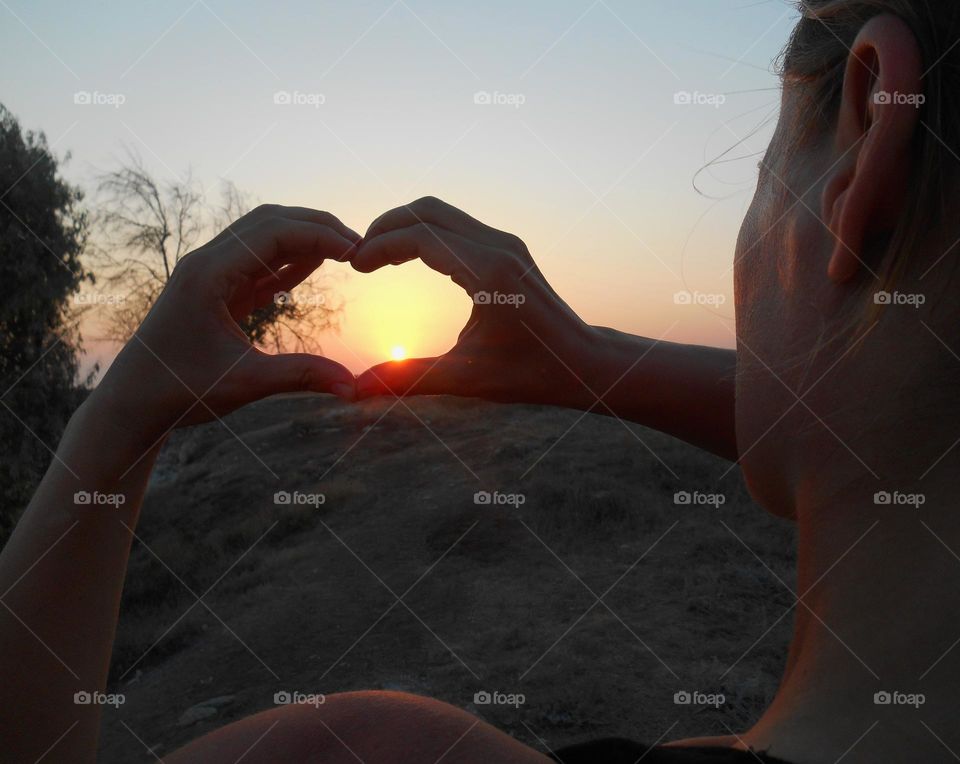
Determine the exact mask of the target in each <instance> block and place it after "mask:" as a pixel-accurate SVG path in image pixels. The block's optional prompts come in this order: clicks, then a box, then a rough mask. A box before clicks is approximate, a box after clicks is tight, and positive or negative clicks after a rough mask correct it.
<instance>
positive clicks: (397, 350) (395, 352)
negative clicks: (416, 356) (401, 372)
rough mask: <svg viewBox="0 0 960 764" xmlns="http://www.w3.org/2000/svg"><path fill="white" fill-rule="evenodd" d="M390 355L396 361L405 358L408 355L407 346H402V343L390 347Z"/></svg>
mask: <svg viewBox="0 0 960 764" xmlns="http://www.w3.org/2000/svg"><path fill="white" fill-rule="evenodd" d="M390 357H391V358H392V359H393V360H394V361H402V360H404V359H405V358H406V357H407V351H406V348H404V347H402V346H400V345H394V346H393V347H392V348H391V349H390Z"/></svg>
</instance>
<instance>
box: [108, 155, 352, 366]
mask: <svg viewBox="0 0 960 764" xmlns="http://www.w3.org/2000/svg"><path fill="white" fill-rule="evenodd" d="M97 192H98V201H97V204H96V216H95V231H96V232H97V236H96V239H97V245H96V246H95V247H94V248H92V258H93V259H92V264H93V267H94V271H95V273H96V274H97V277H98V283H99V284H100V285H101V288H102V289H103V290H104V292H105V294H104V295H102V299H101V300H100V301H99V303H100V305H102V306H105V307H109V308H110V310H109V312H108V314H107V315H106V316H105V319H106V320H105V322H104V328H105V338H106V339H110V340H113V341H115V342H118V343H124V342H126V341H127V340H128V339H130V337H131V336H132V335H133V332H134V331H135V330H136V328H137V326H139V325H140V321H141V320H142V319H143V317H144V316H145V315H146V313H147V311H148V310H149V309H150V306H151V305H152V304H153V302H154V300H156V298H157V296H158V295H159V294H160V291H161V290H162V289H163V287H164V285H165V284H166V283H167V279H169V278H170V274H171V273H172V272H173V269H174V267H175V266H176V264H177V262H179V260H180V258H182V257H183V256H184V255H186V254H187V253H188V252H189V251H190V250H192V249H193V248H194V247H195V246H197V245H198V244H201V243H203V241H204V240H205V239H209V238H211V237H212V236H213V235H214V234H216V233H217V232H219V231H221V230H223V229H224V228H226V227H227V226H228V225H229V224H230V223H231V222H233V221H234V220H236V219H237V218H239V217H241V216H242V215H243V214H244V213H246V212H247V211H249V210H250V209H251V207H252V206H253V205H252V204H251V203H250V200H249V199H248V197H247V196H246V195H245V194H243V193H242V192H241V191H240V190H239V189H238V188H237V187H236V186H235V185H234V184H233V183H231V182H224V183H223V184H222V185H221V200H220V204H219V205H214V204H211V203H209V202H208V200H207V196H206V194H205V192H204V190H203V189H202V188H200V187H199V186H198V184H197V183H196V182H194V180H193V179H192V178H191V177H190V176H187V177H185V178H183V179H177V180H174V181H170V182H165V183H164V182H160V181H158V180H156V179H155V178H154V177H153V176H152V175H151V174H150V172H149V171H148V170H147V168H146V167H145V166H144V164H143V162H142V160H141V159H140V157H139V156H138V155H137V154H135V153H133V152H131V151H128V152H127V154H126V158H125V159H124V160H123V161H122V162H121V163H120V164H119V167H117V169H115V170H112V171H110V172H107V173H104V174H102V175H101V176H100V177H99V179H98V184H97ZM305 286H306V287H307V289H309V290H310V293H311V296H310V297H308V298H306V299H294V298H293V296H291V295H289V294H286V293H282V294H278V296H277V299H276V300H274V302H273V303H271V304H270V305H267V306H265V307H264V308H261V309H260V310H257V311H256V312H254V313H253V315H251V316H250V317H248V318H247V319H246V320H245V321H243V322H242V323H241V327H242V328H243V329H244V331H245V332H246V333H247V336H248V337H249V338H250V340H251V341H252V342H254V343H256V344H258V345H261V346H271V347H273V348H274V349H275V350H277V351H281V350H303V351H317V350H319V343H318V342H317V340H316V337H317V336H318V335H319V334H320V332H322V331H324V330H326V329H331V328H335V327H336V326H338V324H339V318H340V312H341V309H340V307H339V305H337V304H334V302H333V300H332V293H331V291H330V290H329V288H326V287H324V286H322V285H321V284H319V283H318V282H317V281H315V280H313V281H310V282H308V284H307V285H305ZM305 291H306V290H305Z"/></svg>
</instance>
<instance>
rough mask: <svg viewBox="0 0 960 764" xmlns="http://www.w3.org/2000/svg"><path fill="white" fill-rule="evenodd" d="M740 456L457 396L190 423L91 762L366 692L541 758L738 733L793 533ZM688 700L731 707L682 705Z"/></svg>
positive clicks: (134, 563)
mask: <svg viewBox="0 0 960 764" xmlns="http://www.w3.org/2000/svg"><path fill="white" fill-rule="evenodd" d="M728 468H729V465H728V464H727V463H725V462H723V461H722V460H719V459H716V458H714V457H711V456H708V455H705V454H703V453H701V452H699V451H697V450H695V449H693V448H691V447H689V446H687V445H685V444H683V443H680V442H677V441H675V440H672V439H671V438H668V437H666V436H663V435H661V434H659V433H654V432H651V431H649V430H645V429H643V428H641V427H638V426H633V425H631V426H627V425H625V424H624V423H622V422H620V421H618V420H615V419H609V418H604V417H599V416H594V415H586V416H584V415H582V414H581V413H580V412H575V411H566V410H560V409H551V408H538V407H526V406H495V405H490V404H484V403H478V402H476V401H470V400H457V399H449V398H422V399H415V400H412V401H410V402H408V403H398V402H395V401H375V402H370V403H366V404H363V405H360V406H348V405H345V404H342V403H339V402H336V401H335V400H333V399H331V398H327V397H323V396H288V397H282V398H274V399H271V400H267V401H262V402H260V403H259V404H256V405H254V406H250V407H248V408H246V409H244V410H242V411H240V412H237V413H235V414H233V415H231V416H230V417H228V418H227V419H226V420H225V422H224V423H223V424H221V423H212V424H210V425H205V426H202V427H198V428H194V429H191V430H186V431H183V432H178V433H176V434H175V436H174V437H173V438H172V439H171V440H170V442H169V443H168V445H167V446H166V448H165V450H164V452H163V454H162V455H161V457H160V460H159V462H158V465H157V469H156V471H155V474H154V476H153V479H152V482H151V485H150V489H149V492H148V496H147V499H146V503H145V506H144V510H143V514H142V518H141V522H140V526H139V528H138V531H137V535H138V537H139V539H138V541H137V542H135V544H134V550H133V554H132V558H131V564H130V570H129V573H128V577H127V583H126V588H125V592H124V599H123V608H122V613H121V621H120V627H119V631H118V635H117V644H116V649H115V652H114V662H113V667H112V672H111V687H110V691H111V692H117V693H122V694H123V695H124V696H125V702H124V703H123V704H122V705H120V706H119V707H118V708H116V709H108V710H107V712H106V713H105V720H104V731H103V739H102V746H101V747H102V756H101V760H102V761H104V762H117V761H125V762H136V761H144V762H147V761H156V756H161V757H162V756H163V755H164V754H166V753H169V752H171V751H173V750H175V749H176V748H178V747H179V746H181V745H183V744H185V743H186V742H188V741H190V740H191V739H193V738H195V737H198V736H200V735H202V734H204V733H205V732H208V731H210V730H212V729H215V728H217V727H219V726H221V725H223V724H225V723H228V722H230V721H233V720H236V719H238V718H241V717H243V716H245V715H248V714H251V713H254V712H256V711H259V710H263V709H266V708H271V707H273V705H274V703H275V700H276V694H277V693H295V692H299V693H304V694H310V693H325V694H330V693H334V692H338V691H343V690H353V689H374V688H389V689H400V690H405V691H409V692H414V693H421V694H426V695H430V696H433V697H437V698H440V699H442V700H445V701H447V702H449V703H452V704H454V705H456V706H460V707H463V708H467V709H468V710H470V711H471V712H473V713H475V714H478V715H480V716H482V717H483V718H484V719H486V720H488V721H490V722H491V723H493V724H496V725H498V726H500V727H501V728H503V729H506V730H508V731H509V732H510V733H511V734H513V735H515V736H516V737H518V738H520V739H522V740H525V741H527V742H529V743H530V744H531V745H534V746H535V747H542V745H543V743H546V744H548V745H550V746H557V745H560V744H563V743H566V742H572V741H574V740H577V739H581V738H584V737H590V736H607V735H623V736H628V737H633V738H636V739H640V740H650V741H652V740H657V739H659V738H660V737H661V736H662V735H663V734H664V733H665V732H666V731H667V730H670V732H669V735H668V737H670V738H677V737H683V736H687V735H697V734H725V733H727V732H728V731H729V730H731V729H732V730H738V729H742V728H744V727H746V726H748V725H749V724H750V722H751V720H753V719H754V718H755V717H756V716H757V714H758V713H759V711H760V710H761V709H762V708H763V707H764V705H765V704H766V703H767V702H768V701H769V700H770V698H771V697H772V694H773V692H774V690H775V688H776V684H777V679H778V677H779V674H780V672H781V670H782V667H783V664H784V660H785V650H786V645H787V642H788V639H789V633H790V626H791V623H792V611H790V608H791V606H792V604H793V602H794V597H793V596H792V594H791V593H790V592H789V591H788V590H787V589H786V588H785V586H784V585H782V584H781V583H780V582H778V581H777V579H776V577H775V576H774V575H773V573H775V574H776V575H777V576H779V577H780V578H782V579H783V581H785V582H786V583H787V584H788V585H791V586H792V584H793V581H794V574H793V564H794V552H793V542H794V537H793V534H794V531H793V528H792V526H791V525H789V524H788V523H784V522H782V521H779V520H776V519H773V518H771V517H768V516H767V515H766V514H765V513H764V512H763V511H762V510H761V509H759V507H757V506H756V505H755V504H754V503H753V502H752V501H751V500H750V498H749V497H748V495H747V493H746V491H745V489H744V487H743V483H742V479H741V478H740V475H739V472H738V471H737V470H736V469H734V470H732V471H730V472H729V473H727V470H728ZM478 492H486V493H485V494H484V493H481V496H480V497H479V498H478V497H477V496H476V495H477V493H478ZM678 492H680V493H681V494H683V492H686V494H689V495H696V496H695V498H694V499H693V500H692V501H691V502H690V503H679V504H678V503H676V499H675V497H676V494H677V493H678ZM697 492H699V493H697ZM278 493H280V494H281V496H280V497H279V499H278V498H277V496H276V494H278ZM284 494H286V495H289V496H290V497H292V498H291V501H290V502H289V503H283V496H284ZM494 494H495V495H494ZM714 494H719V495H721V496H722V497H723V499H722V501H723V503H722V504H721V503H720V501H721V500H720V499H715V500H711V503H698V502H702V501H704V499H703V496H706V495H714ZM488 496H492V497H493V498H492V499H491V500H490V501H489V502H484V499H485V498H487V497H488ZM680 500H681V501H682V500H683V499H682V496H681V499H680ZM278 501H279V502H280V503H278ZM718 504H719V506H718ZM761 560H762V562H761ZM765 565H766V566H769V568H770V570H768V569H767V568H766V567H765ZM771 570H772V571H773V573H771ZM788 611H790V612H788ZM785 613H786V615H784V614H785ZM495 692H497V693H501V694H503V695H505V696H509V695H512V696H514V697H513V698H512V699H510V700H512V701H513V704H512V705H511V704H509V703H499V704H498V703H492V704H487V703H484V702H483V701H484V700H486V697H487V696H486V695H484V693H491V694H492V693H495ZM694 692H700V693H703V694H704V695H706V696H714V697H712V698H703V697H698V698H697V700H699V701H705V700H708V701H710V702H719V700H721V698H719V697H717V696H720V695H722V696H723V697H722V701H723V702H722V703H720V704H719V707H714V706H713V705H710V704H709V703H705V702H694V703H690V704H684V703H677V702H675V696H677V694H678V693H681V694H680V695H679V696H677V697H678V698H679V699H680V700H684V699H685V697H686V696H684V695H683V694H682V693H694ZM521 695H522V696H523V697H522V702H519V701H520V700H521V699H520V697H519V696H521ZM281 697H282V696H281ZM500 700H506V698H503V697H501V698H500ZM151 749H152V752H151Z"/></svg>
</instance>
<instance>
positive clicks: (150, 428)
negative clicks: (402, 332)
mask: <svg viewBox="0 0 960 764" xmlns="http://www.w3.org/2000/svg"><path fill="white" fill-rule="evenodd" d="M358 240H359V236H357V235H356V234H354V233H353V232H351V231H349V229H346V228H345V227H343V226H342V224H340V223H339V221H337V220H336V219H335V218H333V217H332V216H330V215H327V214H326V213H320V212H316V211H313V210H302V209H299V208H258V209H257V210H255V211H254V212H252V213H250V214H249V215H247V216H245V217H244V218H242V219H241V220H239V221H237V222H236V223H234V224H233V225H232V226H231V227H230V229H228V230H227V231H225V232H224V233H222V234H220V236H218V237H217V238H216V239H214V240H213V241H212V242H210V243H209V244H207V245H205V246H204V247H202V248H201V249H199V250H197V251H196V252H194V253H192V254H190V255H188V256H187V257H186V258H184V260H183V261H182V262H181V264H180V265H178V267H177V269H176V270H175V271H174V274H173V276H172V277H171V279H170V282H169V283H168V284H167V286H166V288H165V289H164V291H163V293H162V294H161V296H160V297H159V298H158V300H157V302H156V304H155V305H154V306H153V308H152V309H151V311H150V313H149V315H148V316H147V318H146V319H145V320H144V322H143V324H142V325H141V326H140V328H139V329H138V330H137V332H136V334H135V336H134V338H133V339H131V340H130V342H129V343H128V344H127V346H126V347H125V348H124V349H123V351H122V352H121V353H120V355H119V356H118V357H117V360H116V361H115V362H114V364H113V365H112V366H111V368H110V370H109V372H108V373H107V374H106V376H105V377H104V379H103V381H102V382H101V383H100V385H99V386H98V387H97V389H96V390H95V391H94V392H93V393H92V394H91V395H90V396H89V397H88V399H87V400H86V402H84V404H83V405H82V406H81V407H80V408H79V409H78V410H77V412H76V413H75V414H74V416H73V417H72V419H71V420H70V423H69V425H68V426H67V429H66V432H65V433H64V436H63V438H62V440H61V442H60V445H59V448H58V449H57V453H56V456H55V458H54V460H53V463H52V464H51V466H50V468H49V470H48V471H47V474H46V475H45V476H44V478H43V481H42V482H41V484H40V487H39V488H38V489H37V492H36V494H35V496H34V497H33V500H32V501H31V502H30V504H29V506H28V507H27V509H26V511H25V513H24V515H23V517H22V518H21V520H20V522H19V523H18V525H17V527H16V529H15V531H14V533H13V535H12V536H11V538H10V540H9V541H8V543H7V545H6V547H5V548H4V550H3V552H2V554H0V592H2V596H0V603H2V607H0V667H2V672H0V673H2V676H3V681H2V682H0V751H3V756H4V760H10V761H37V760H38V759H40V758H42V759H43V761H44V762H47V761H51V762H53V761H65V762H93V761H94V760H95V758H96V748H97V735H98V728H99V721H100V706H99V705H95V704H82V703H81V704H78V703H76V702H75V694H76V693H78V692H79V693H82V692H88V693H93V692H101V693H102V692H103V691H104V690H105V687H106V681H107V672H108V669H109V664H110V652H111V648H112V645H113V638H114V633H115V630H116V625H117V616H118V610H119V605H120V596H121V592H122V590H123V580H124V576H125V573H126V568H127V559H128V556H129V552H130V545H131V541H132V539H133V535H134V532H135V529H136V523H137V517H138V514H139V510H140V505H141V502H142V500H143V494H144V492H145V489H146V485H147V480H148V478H149V474H150V470H151V468H152V466H153V462H154V459H155V458H156V455H157V453H158V452H159V450H160V448H161V445H162V443H163V441H164V439H165V438H166V435H167V433H168V432H169V431H170V430H171V429H172V428H173V427H177V426H181V425H184V424H193V423H197V422H203V421H208V420H210V419H212V418H214V417H215V416H220V415H223V414H226V413H228V412H230V411H232V410H233V409H235V408H238V407H239V406H242V405H244V404H246V403H249V402H251V401H253V400H256V399H258V398H262V397H265V396H267V395H271V394H273V393H279V392H291V391H296V390H312V391H317V392H330V391H333V392H337V391H340V392H341V393H342V394H343V395H345V396H346V397H352V395H353V384H354V379H353V375H352V374H350V372H349V371H348V370H346V369H344V368H343V367H342V366H340V365H339V364H336V363H334V362H332V361H329V360H327V359H325V358H320V357H318V356H311V355H306V354H290V355H280V356H271V355H267V354H264V353H261V352H260V351H259V350H257V349H255V348H254V347H252V346H251V345H250V343H249V342H248V341H247V339H246V337H245V336H244V334H243V332H242V331H240V328H239V325H238V324H237V320H238V319H240V318H242V317H243V316H246V315H248V314H249V313H250V312H251V311H252V310H253V309H254V308H256V307H258V306H260V305H263V304H266V302H268V301H269V300H271V299H272V298H273V295H274V293H275V292H277V291H285V290H288V289H291V288H292V287H293V286H295V285H296V284H297V283H299V282H300V281H302V280H303V279H304V278H306V276H307V275H309V273H311V272H312V271H313V270H314V269H316V268H317V267H318V266H319V265H320V263H321V262H322V261H323V259H324V258H327V257H334V258H337V259H349V257H351V256H352V255H353V253H354V251H355V243H356V241H358ZM338 386H342V387H338ZM78 492H80V493H78ZM84 496H90V497H92V498H91V500H90V501H89V502H85V501H83V497H84Z"/></svg>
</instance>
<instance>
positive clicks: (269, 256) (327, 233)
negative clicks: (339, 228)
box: [216, 218, 356, 278]
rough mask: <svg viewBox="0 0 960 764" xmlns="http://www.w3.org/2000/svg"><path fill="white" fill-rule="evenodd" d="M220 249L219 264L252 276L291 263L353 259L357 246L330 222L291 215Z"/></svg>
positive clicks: (263, 223)
mask: <svg viewBox="0 0 960 764" xmlns="http://www.w3.org/2000/svg"><path fill="white" fill-rule="evenodd" d="M216 249H217V250H219V251H221V252H222V253H223V254H220V255H218V256H217V257H216V263H217V267H218V268H219V269H221V270H223V271H230V272H233V273H236V274H238V275H243V276H247V277H250V278H258V277H263V276H264V275H267V274H276V273H277V272H278V271H279V270H280V268H281V266H283V265H288V264H311V265H312V268H311V270H313V269H316V268H317V267H319V266H320V264H321V263H322V262H323V261H324V260H339V261H344V260H349V259H351V258H352V256H353V254H354V253H355V252H356V245H355V244H354V243H353V242H352V241H350V240H348V239H346V238H344V237H343V236H341V235H340V234H339V233H337V232H336V231H334V230H333V229H332V228H330V227H329V226H327V225H324V224H322V223H313V222H308V221H303V220H289V219H287V218H268V219H264V220H262V221H260V222H259V223H257V224H256V225H255V226H253V227H252V228H250V229H248V230H246V231H244V233H243V236H242V237H241V236H240V235H237V234H234V238H233V240H232V242H231V240H229V239H227V240H224V241H223V242H222V243H221V244H220V245H219V246H218V247H216Z"/></svg>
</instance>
